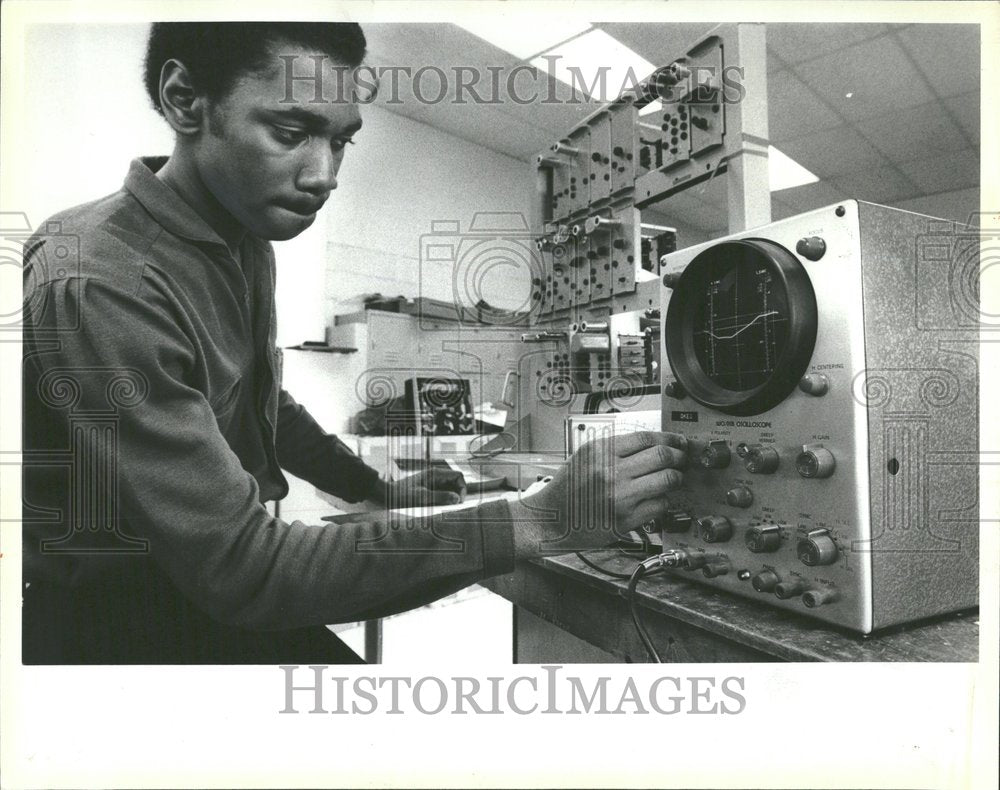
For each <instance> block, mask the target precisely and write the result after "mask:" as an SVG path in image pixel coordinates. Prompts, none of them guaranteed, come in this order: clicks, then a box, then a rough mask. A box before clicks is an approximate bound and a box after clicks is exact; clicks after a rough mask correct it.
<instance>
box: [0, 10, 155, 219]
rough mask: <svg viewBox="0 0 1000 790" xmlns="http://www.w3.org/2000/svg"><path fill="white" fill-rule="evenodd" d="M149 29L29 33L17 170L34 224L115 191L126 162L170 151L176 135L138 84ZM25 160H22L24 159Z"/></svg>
mask: <svg viewBox="0 0 1000 790" xmlns="http://www.w3.org/2000/svg"><path fill="white" fill-rule="evenodd" d="M147 29H148V28H147V26H146V25H36V26H33V27H32V28H31V29H30V31H29V33H28V36H27V40H26V47H25V54H26V62H25V93H24V96H25V104H24V109H25V114H24V117H23V118H22V119H21V122H20V129H19V131H20V132H21V133H22V134H23V138H22V144H21V145H20V146H19V153H20V154H21V158H22V161H21V162H19V163H18V168H19V171H20V173H21V174H22V181H23V183H21V184H19V185H18V186H19V188H18V190H17V194H19V195H23V196H24V200H23V205H20V206H7V207H5V209H6V210H18V211H26V212H28V217H29V219H30V220H31V222H32V223H33V224H34V225H36V226H37V225H38V223H40V222H41V221H42V220H43V219H44V218H45V217H47V216H49V215H50V214H53V213H55V212H56V211H60V210H62V209H65V208H68V207H70V206H75V205H77V204H79V203H84V202H86V201H89V200H94V199H96V198H99V197H102V196H103V195H107V194H109V193H111V192H115V191H117V190H118V189H120V188H121V185H122V182H123V181H124V179H125V174H126V172H127V171H128V166H129V162H130V161H131V160H132V159H133V158H135V157H137V156H144V155H150V156H152V155H165V154H169V153H170V150H171V148H172V147H173V135H172V133H171V131H170V128H169V127H168V126H167V124H166V123H165V122H164V121H163V119H161V118H160V117H159V116H158V115H157V114H156V113H155V112H154V111H153V109H152V108H151V107H150V105H149V100H148V99H147V98H146V92H145V89H144V88H143V85H142V57H143V52H144V50H145V39H146V31H147ZM25 160H26V161H25Z"/></svg>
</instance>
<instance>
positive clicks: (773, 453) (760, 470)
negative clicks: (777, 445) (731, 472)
mask: <svg viewBox="0 0 1000 790" xmlns="http://www.w3.org/2000/svg"><path fill="white" fill-rule="evenodd" d="M780 461H781V458H780V456H779V455H778V451H777V450H775V449H774V448H773V447H763V446H761V445H759V444H754V445H751V446H750V447H748V448H747V453H746V458H744V459H743V465H744V466H745V467H746V470H747V471H748V472H749V473H750V474H752V475H770V474H773V473H774V472H776V471H777V469H778V464H779V463H780Z"/></svg>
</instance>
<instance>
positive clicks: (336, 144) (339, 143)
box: [330, 137, 354, 152]
mask: <svg viewBox="0 0 1000 790" xmlns="http://www.w3.org/2000/svg"><path fill="white" fill-rule="evenodd" d="M348 144H350V145H354V140H353V139H351V138H350V137H345V138H343V139H341V140H334V141H333V142H332V143H330V148H332V149H333V150H334V152H340V151H343V150H344V148H346V147H347V145H348Z"/></svg>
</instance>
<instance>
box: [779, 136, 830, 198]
mask: <svg viewBox="0 0 1000 790" xmlns="http://www.w3.org/2000/svg"><path fill="white" fill-rule="evenodd" d="M767 175H768V181H769V182H770V184H771V191H772V192H779V191H781V190H782V189H791V188H792V187H800V186H803V185H804V184H815V183H816V182H817V181H819V176H817V175H816V174H815V173H810V172H809V171H808V170H806V169H805V168H804V167H803V166H802V165H800V164H799V163H798V162H796V161H795V160H794V159H792V158H791V157H789V156H787V155H785V154H783V153H781V151H779V150H778V149H777V148H775V147H774V146H773V145H769V146H768V147H767Z"/></svg>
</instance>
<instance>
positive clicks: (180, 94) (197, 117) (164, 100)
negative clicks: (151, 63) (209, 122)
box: [160, 59, 205, 135]
mask: <svg viewBox="0 0 1000 790" xmlns="http://www.w3.org/2000/svg"><path fill="white" fill-rule="evenodd" d="M160 107H161V108H162V110H163V116H164V117H165V118H166V119H167V123H169V124H170V126H171V128H173V130H174V131H175V132H177V134H183V135H196V134H198V132H200V131H201V128H202V124H203V123H204V118H205V101H204V97H202V96H199V95H198V94H197V93H196V92H195V90H194V87H193V86H192V85H191V77H190V75H189V74H188V71H187V68H185V66H184V64H183V63H181V62H180V61H179V60H172V59H171V60H168V61H167V62H166V63H164V64H163V68H162V69H160Z"/></svg>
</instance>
